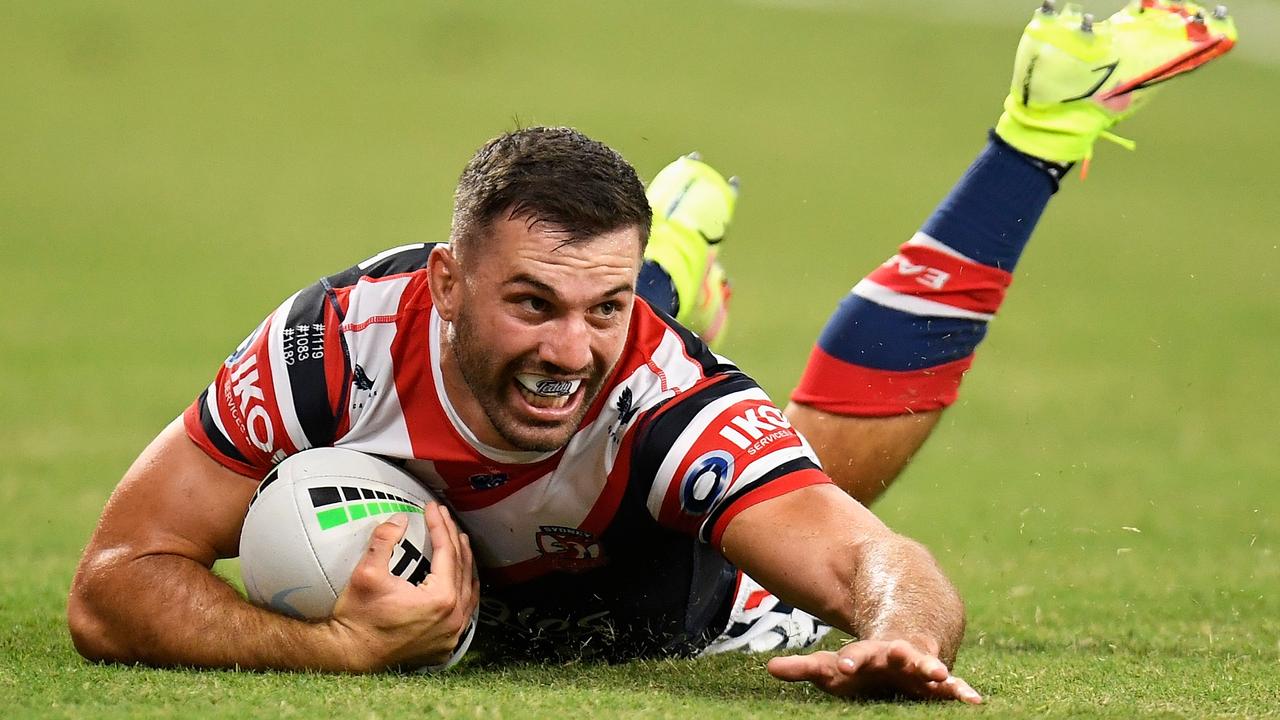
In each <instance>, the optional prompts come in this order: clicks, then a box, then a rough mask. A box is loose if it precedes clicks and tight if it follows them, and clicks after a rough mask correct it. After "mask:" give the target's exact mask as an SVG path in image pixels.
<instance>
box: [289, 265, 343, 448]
mask: <svg viewBox="0 0 1280 720" xmlns="http://www.w3.org/2000/svg"><path fill="white" fill-rule="evenodd" d="M325 295H326V288H325V287H324V285H323V284H321V283H316V284H314V285H312V286H311V287H308V288H307V289H305V290H303V291H302V292H300V293H298V296H297V297H296V298H294V300H293V306H292V307H291V308H290V309H289V317H288V318H287V319H286V321H285V327H284V328H283V330H284V333H285V340H284V342H285V346H286V348H287V349H288V351H289V352H288V353H287V354H286V356H285V361H286V363H287V364H286V367H287V368H288V372H289V391H290V392H291V393H292V394H293V407H294V410H295V411H296V412H297V414H298V423H299V424H300V425H301V426H302V432H303V434H304V435H306V438H307V442H308V444H309V445H310V446H311V447H324V446H327V445H332V444H333V440H334V434H335V433H336V432H337V429H338V418H337V415H335V414H334V412H333V408H331V407H329V385H328V382H327V381H326V379H325V375H324V353H323V348H324V307H325ZM339 334H341V333H339ZM299 339H308V340H309V341H310V342H308V344H307V345H305V346H303V345H300V344H299ZM317 345H318V349H320V350H321V352H320V354H318V355H317V354H315V353H312V352H311V350H313V349H316V347H317ZM304 349H305V351H306V352H307V355H308V357H307V358H306V359H303V358H302V355H301V353H302V352H303V351H304Z"/></svg>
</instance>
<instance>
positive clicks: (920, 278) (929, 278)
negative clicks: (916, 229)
mask: <svg viewBox="0 0 1280 720" xmlns="http://www.w3.org/2000/svg"><path fill="white" fill-rule="evenodd" d="M894 266H897V269H898V274H899V275H906V276H908V277H911V276H915V279H916V282H918V283H920V284H921V285H924V286H925V287H927V288H933V289H934V290H941V289H942V288H943V287H944V286H945V285H946V284H947V281H948V280H950V279H951V273H949V272H945V271H942V270H939V269H938V268H936V267H929V266H928V265H917V264H916V263H913V262H911V261H910V260H908V259H906V258H905V257H903V256H902V255H894V256H893V257H891V258H889V259H888V260H886V261H885V262H884V265H883V266H882V267H894Z"/></svg>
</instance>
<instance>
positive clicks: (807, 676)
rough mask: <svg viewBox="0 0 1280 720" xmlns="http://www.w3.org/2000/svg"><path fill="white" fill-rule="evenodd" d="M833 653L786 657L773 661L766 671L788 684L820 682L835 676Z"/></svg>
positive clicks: (766, 667) (769, 663)
mask: <svg viewBox="0 0 1280 720" xmlns="http://www.w3.org/2000/svg"><path fill="white" fill-rule="evenodd" d="M831 655H832V653H813V654H811V655H784V656H782V657H776V658H773V659H771V660H770V661H769V662H768V664H767V665H765V669H766V670H768V671H769V674H770V675H772V676H774V677H775V678H777V679H779V680H785V681H787V682H803V681H806V680H809V681H815V682H816V681H819V680H826V679H829V678H831V677H832V676H833V675H834V672H833V669H832V665H833V664H834V663H832V657H831Z"/></svg>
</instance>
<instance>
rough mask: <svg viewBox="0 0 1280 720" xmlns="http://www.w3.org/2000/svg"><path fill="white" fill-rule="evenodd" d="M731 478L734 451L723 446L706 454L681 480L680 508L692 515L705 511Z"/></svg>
mask: <svg viewBox="0 0 1280 720" xmlns="http://www.w3.org/2000/svg"><path fill="white" fill-rule="evenodd" d="M732 480H733V456H732V455H730V454H729V453H727V452H724V451H723V450H712V451H711V452H709V453H705V454H703V455H702V456H701V457H699V458H698V459H697V460H694V461H693V464H691V465H690V466H689V469H688V470H686V471H685V473H684V478H683V479H682V480H681V481H680V509H681V510H684V511H685V512H686V513H689V514H690V515H705V514H706V513H707V511H708V510H710V509H711V506H712V505H715V503H716V501H717V500H719V499H720V496H721V495H722V494H723V493H724V491H725V490H726V489H727V488H728V487H729V483H730V482H731V481H732Z"/></svg>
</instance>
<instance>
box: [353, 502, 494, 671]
mask: <svg viewBox="0 0 1280 720" xmlns="http://www.w3.org/2000/svg"><path fill="white" fill-rule="evenodd" d="M423 517H424V519H425V520H426V523H427V532H428V534H429V535H430V538H431V547H432V555H431V572H430V574H428V575H427V578H426V580H424V581H423V582H422V584H421V585H418V586H414V585H412V584H410V583H409V582H407V581H405V580H403V579H401V578H398V577H396V576H394V575H392V574H391V572H390V571H389V570H388V569H387V566H388V565H389V563H390V561H391V555H392V553H393V552H394V551H395V547H396V545H397V544H398V543H399V542H400V540H401V538H403V537H404V532H405V528H406V527H407V526H408V522H409V521H408V517H407V516H406V515H404V514H397V515H393V516H392V517H391V519H390V520H389V521H388V522H384V523H382V524H381V525H379V526H377V527H376V528H374V531H373V536H372V537H371V538H370V540H369V547H368V550H366V551H365V555H364V557H363V558H361V560H360V563H359V564H358V565H356V568H355V570H354V571H352V573H351V582H350V584H349V585H347V588H346V590H344V591H343V593H342V595H340V596H339V597H338V601H337V604H336V605H335V606H334V609H333V618H332V619H331V621H330V622H331V624H332V626H333V628H334V629H335V631H336V632H338V633H339V634H340V635H341V636H342V639H343V641H344V644H345V646H346V647H349V648H350V655H349V657H350V658H351V669H352V670H353V671H357V672H367V671H374V670H382V669H385V668H388V667H396V666H406V667H421V666H424V665H438V664H440V663H443V662H445V661H446V660H447V659H448V658H449V656H450V655H451V654H452V653H453V650H454V648H455V647H457V645H458V641H459V639H460V638H461V637H462V633H463V632H464V631H465V630H466V629H467V627H468V623H469V622H470V621H471V617H472V614H473V613H474V612H475V609H476V605H477V603H479V601H480V585H479V579H478V578H477V577H476V575H475V572H474V564H473V561H472V554H471V543H470V541H469V540H468V538H467V536H466V535H465V534H463V533H461V532H459V531H458V526H457V524H456V523H454V521H453V518H451V517H449V513H448V511H447V510H445V509H444V507H443V506H441V505H440V504H438V503H428V504H427V506H426V508H425V509H424V510H423Z"/></svg>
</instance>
